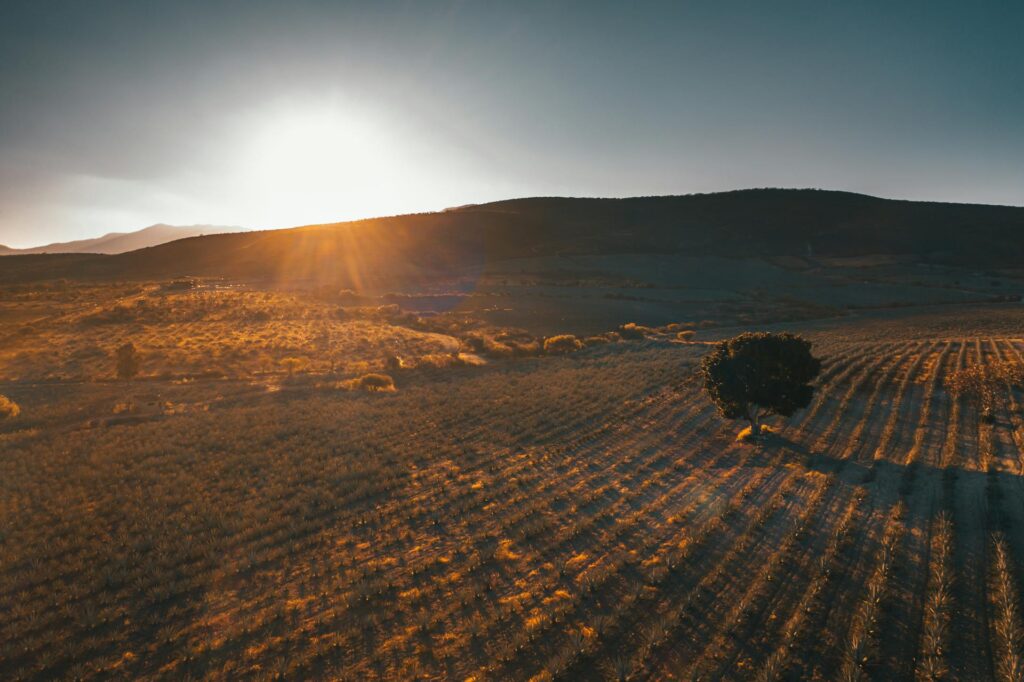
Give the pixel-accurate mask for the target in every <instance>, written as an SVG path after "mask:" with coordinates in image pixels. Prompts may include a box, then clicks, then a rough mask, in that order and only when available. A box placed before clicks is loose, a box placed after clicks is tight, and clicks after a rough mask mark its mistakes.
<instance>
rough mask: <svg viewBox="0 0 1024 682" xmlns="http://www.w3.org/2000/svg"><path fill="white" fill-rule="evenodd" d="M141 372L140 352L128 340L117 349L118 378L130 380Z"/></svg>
mask: <svg viewBox="0 0 1024 682" xmlns="http://www.w3.org/2000/svg"><path fill="white" fill-rule="evenodd" d="M138 373H139V352H138V351H137V350H135V344H134V343H131V342H128V343H126V344H124V345H123V346H121V347H120V348H118V349H117V378H118V379H123V380H125V381H130V380H132V379H134V378H135V375H136V374H138Z"/></svg>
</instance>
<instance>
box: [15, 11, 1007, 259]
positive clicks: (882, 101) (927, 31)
mask: <svg viewBox="0 0 1024 682" xmlns="http://www.w3.org/2000/svg"><path fill="white" fill-rule="evenodd" d="M2 16H3V20H2V21H0V244H6V245H8V246H14V247H26V246H33V245H38V244H43V243H48V242H53V241H63V240H69V239H78V238H84V237H92V236H97V235H100V234H103V233H105V232H109V231H126V230H134V229H139V228H141V227H144V226H146V225H150V224H153V223H158V222H163V223H170V224H195V223H204V224H219V225H241V226H246V227H250V228H272V227H289V226H294V225H301V224H310V223H321V222H334V221H339V220H347V219H353V218H360V217H371V216H377V215H394V214H399V213H410V212H418V211H431V210H439V209H442V208H445V207H449V206H456V205H462V204H467V203H479V202H485V201H491V200H498V199H505V198H510V197H519V196H552V195H560V196H637V195H655V194H687V193H692V192H712V191H720V190H729V189H737V188H745V187H822V188H828V189H843V190H849V191H856V192H864V193H868V194H874V195H877V196H886V197H893V198H909V199H926V200H936V201H963V202H979V203H998V204H1010V205H1024V3H1022V2H1020V1H1019V0H1014V1H1012V2H997V1H977V2H949V1H946V0H928V1H924V2H918V1H915V0H901V1H900V2H891V0H890V1H886V2H868V1H860V2H857V1H843V2H838V1H830V0H816V1H814V2H795V1H788V0H780V1H779V2H763V1H756V2H753V1H751V2H738V1H733V0H710V1H708V2H685V1H683V0H677V1H676V2H643V1H638V2H626V1H622V2H607V3H606V2H601V1H600V0H590V1H586V2H559V1H558V0H551V1H548V2H531V1H530V0H517V1H515V2H504V3H499V2H483V1H473V0H462V1H457V2H451V1H448V2H441V1H437V2H431V1H429V0H408V1H406V2H388V1H387V0H378V1H374V2H368V1H367V2H342V1H335V2H326V1H324V2H315V1H312V0H292V1H290V2H261V1H260V0H245V1H236V2H218V1H216V0H206V1H203V2H189V1H187V0H179V1H176V2H153V1H150V0H122V1H120V2H110V1H107V0H90V2H81V1H77V0H74V1H71V0H68V1H61V0H47V1H46V2H40V1H38V0H28V1H23V0H4V1H3V12H2Z"/></svg>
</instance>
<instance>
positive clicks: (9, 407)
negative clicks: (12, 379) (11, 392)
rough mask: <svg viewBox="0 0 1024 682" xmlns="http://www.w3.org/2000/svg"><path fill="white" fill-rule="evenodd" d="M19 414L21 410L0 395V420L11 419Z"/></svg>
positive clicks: (14, 403)
mask: <svg viewBox="0 0 1024 682" xmlns="http://www.w3.org/2000/svg"><path fill="white" fill-rule="evenodd" d="M19 414H21V408H20V407H18V403H16V402H14V401H13V400H11V399H10V398H8V397H7V396H5V395H0V419H13V418H14V417H17V416H18V415H19Z"/></svg>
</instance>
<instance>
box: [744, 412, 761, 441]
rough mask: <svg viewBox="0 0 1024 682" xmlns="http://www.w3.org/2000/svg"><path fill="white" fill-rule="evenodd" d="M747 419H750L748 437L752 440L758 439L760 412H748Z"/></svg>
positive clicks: (759, 434) (759, 435)
mask: <svg viewBox="0 0 1024 682" xmlns="http://www.w3.org/2000/svg"><path fill="white" fill-rule="evenodd" d="M747 419H749V420H750V437H751V438H752V439H753V440H760V438H761V413H760V411H758V410H754V411H753V412H751V413H748V416H747Z"/></svg>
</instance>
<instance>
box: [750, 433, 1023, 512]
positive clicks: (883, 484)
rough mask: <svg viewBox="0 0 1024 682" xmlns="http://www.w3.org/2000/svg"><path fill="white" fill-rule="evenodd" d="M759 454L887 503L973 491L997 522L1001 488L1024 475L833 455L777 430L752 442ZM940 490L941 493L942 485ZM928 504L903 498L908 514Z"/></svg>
mask: <svg viewBox="0 0 1024 682" xmlns="http://www.w3.org/2000/svg"><path fill="white" fill-rule="evenodd" d="M758 450H759V451H761V454H762V456H765V457H770V458H772V459H775V460H776V461H778V460H779V459H790V460H796V461H800V460H802V463H803V465H804V466H805V467H806V469H807V470H808V471H817V472H820V473H822V474H828V475H836V476H837V478H838V479H839V480H840V481H842V482H843V483H845V484H847V485H853V486H858V487H867V488H870V489H872V491H873V492H875V493H877V495H873V497H875V498H876V503H878V504H880V505H881V506H883V507H889V506H891V505H893V504H896V503H897V502H898V501H900V500H907V501H909V499H910V498H912V497H915V496H918V495H920V494H921V493H927V494H930V495H935V496H936V497H935V498H934V499H935V505H941V504H943V503H944V504H946V505H949V504H952V503H953V499H954V495H953V493H954V490H956V491H959V492H967V491H975V492H976V493H977V494H978V496H979V497H983V498H984V499H986V500H987V501H988V504H989V511H995V512H996V514H995V515H996V517H997V518H996V519H993V520H994V521H995V522H996V524H997V525H1000V526H1005V525H1006V524H1007V523H1008V519H1007V518H1005V517H1004V516H1003V515H1002V514H1000V513H998V506H999V502H1000V501H1001V500H1002V498H1003V495H1004V494H1005V491H1014V490H1016V489H1019V488H1022V486H1024V477H1022V476H1020V475H1019V474H1016V473H1013V472H1009V471H997V470H994V469H991V470H989V471H980V470H978V469H968V468H964V467H963V466H960V465H949V466H944V467H943V466H935V465H934V464H929V463H927V462H921V461H914V462H910V463H909V464H900V463H898V462H893V461H889V460H875V461H873V462H870V463H865V462H862V461H857V460H852V459H843V458H839V457H834V456H831V455H828V454H825V453H822V452H815V451H814V450H813V449H812V448H810V447H809V446H808V445H806V444H805V443H800V442H797V441H793V440H790V439H788V438H786V437H785V436H783V435H780V434H777V433H772V434H769V435H768V436H766V437H764V438H763V439H762V441H761V442H760V443H759V444H758ZM943 490H944V491H945V492H944V493H943V492H942V491H943ZM935 505H931V504H926V505H912V504H908V512H910V513H911V515H919V516H931V514H933V513H934V512H936V511H938V509H939V506H935Z"/></svg>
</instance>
